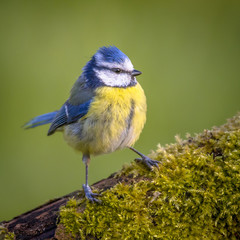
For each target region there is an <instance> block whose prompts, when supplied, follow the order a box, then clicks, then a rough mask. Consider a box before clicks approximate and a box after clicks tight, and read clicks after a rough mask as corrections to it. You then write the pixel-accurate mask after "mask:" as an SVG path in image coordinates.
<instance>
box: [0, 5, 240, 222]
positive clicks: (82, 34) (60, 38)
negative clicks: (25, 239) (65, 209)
mask: <svg viewBox="0 0 240 240" xmlns="http://www.w3.org/2000/svg"><path fill="white" fill-rule="evenodd" d="M0 20H1V21H0V27H1V38H0V52H1V54H0V61H1V63H0V64H1V78H0V79H1V86H0V97H1V101H0V104H1V106H0V107H1V118H0V130H1V137H0V153H1V159H0V189H1V191H0V221H1V220H8V219H10V218H12V217H14V216H16V215H18V214H21V213H23V212H25V211H27V210H30V209H32V208H34V207H36V206H38V205H40V204H42V203H44V202H46V201H47V200H49V199H52V198H55V197H60V196H62V195H65V194H67V193H70V192H72V191H74V190H77V189H81V186H82V184H83V182H84V167H83V164H82V162H81V155H80V154H78V153H76V152H74V151H73V150H72V149H71V148H70V147H69V146H67V144H66V143H65V142H64V140H63V138H62V135H61V134H59V133H57V134H54V135H53V136H51V137H47V136H46V133H47V130H48V126H43V127H39V128H36V129H34V130H26V131H25V130H23V129H22V128H21V126H22V125H23V124H24V123H25V122H26V121H28V120H29V119H31V118H32V117H34V116H37V115H39V114H43V113H46V112H50V111H53V110H56V109H59V108H60V106H61V104H62V103H63V102H64V101H65V100H66V99H67V97H68V93H69V91H70V89H71V86H72V85H73V83H74V82H75V80H76V79H77V77H78V76H79V75H80V74H81V69H82V67H83V66H84V65H85V63H86V62H87V61H88V60H89V59H90V57H91V56H92V55H93V54H94V53H95V52H96V50H97V49H98V48H99V47H101V46H103V45H116V46H117V47H119V48H120V49H121V50H122V51H123V52H124V53H126V54H127V55H128V56H129V58H130V59H131V60H132V62H133V64H134V66H135V68H136V69H138V70H141V71H142V72H143V74H142V75H141V76H140V77H138V80H139V82H140V83H141V85H142V86H143V88H144V90H145V93H146V95H147V99H148V115H147V124H146V125H145V128H144V131H143V133H142V135H141V137H140V139H139V141H138V142H137V144H136V145H135V147H136V148H137V149H139V150H141V151H142V152H144V153H146V154H148V153H150V152H151V150H152V149H153V150H154V149H156V146H157V144H158V143H161V144H162V145H164V144H166V143H171V142H174V136H175V135H176V134H180V136H182V137H184V136H185V134H186V133H187V132H189V133H192V134H193V133H197V132H201V131H203V129H206V128H211V127H212V126H213V125H220V124H223V123H224V122H225V120H226V118H229V117H232V116H233V115H234V114H235V113H236V112H237V111H238V110H239V109H240V108H239V102H240V94H239V93H240V91H239V90H240V2H239V1H231V0H224V1H223V0H218V1H209V0H208V1H207V0H204V1H190V0H189V1H179V0H175V1H171V0H170V1H104V0H102V1H95V0H92V1H73V0H72V1H60V0H58V1H57V0H54V1H49V0H48V1H47V0H44V1H43V0H42V1H30V0H29V1H23V0H16V1H12V0H8V1H1V3H0ZM134 157H136V155H135V154H134V153H132V152H131V151H129V150H123V151H119V152H115V153H113V154H110V155H105V156H100V157H96V158H94V159H93V160H92V162H91V165H90V183H94V182H96V181H98V180H100V179H102V178H106V177H108V176H109V175H110V174H111V173H113V172H115V171H118V170H119V169H120V168H121V166H122V165H123V164H124V163H129V162H130V161H132V160H133V159H134Z"/></svg>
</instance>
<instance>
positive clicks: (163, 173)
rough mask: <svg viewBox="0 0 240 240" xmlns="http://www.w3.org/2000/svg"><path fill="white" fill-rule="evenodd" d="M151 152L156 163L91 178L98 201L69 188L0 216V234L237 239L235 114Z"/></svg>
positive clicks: (239, 204) (239, 168)
mask: <svg viewBox="0 0 240 240" xmlns="http://www.w3.org/2000/svg"><path fill="white" fill-rule="evenodd" d="M150 157H151V158H152V159H156V160H159V161H160V164H159V168H154V169H153V171H148V170H147V169H146V168H145V167H144V166H141V165H140V164H137V163H135V162H133V163H132V164H130V165H128V166H124V167H123V169H122V170H121V171H119V172H118V173H115V174H112V175H111V176H110V177H109V178H108V179H104V180H102V181H100V182H98V183H96V184H94V185H93V186H92V187H93V189H94V191H96V192H98V193H100V196H99V197H98V198H99V199H100V200H101V204H92V203H89V202H88V201H87V200H86V199H85V198H84V197H83V193H82V191H78V192H74V193H71V194H69V195H66V196H64V197H62V198H59V199H55V200H52V201H50V202H48V203H46V204H44V205H42V206H40V207H38V208H36V209H34V210H32V211H30V212H28V213H25V214H23V215H21V216H18V217H16V218H14V219H13V220H11V221H9V222H3V223H1V226H2V229H1V228H0V232H2V234H0V239H1V236H2V239H4V236H5V239H14V238H15V239H59V240H60V239H240V114H237V115H236V116H235V117H233V118H232V119H229V120H228V121H227V123H226V124H224V125H222V126H220V127H213V128H212V129H211V130H205V131H204V132H203V133H200V134H198V135H195V136H190V135H188V136H187V137H186V140H181V139H180V138H179V137H176V143H174V144H170V145H166V146H164V147H162V146H160V145H159V146H158V148H157V150H156V151H155V152H152V154H150ZM12 233H14V236H13V234H12Z"/></svg>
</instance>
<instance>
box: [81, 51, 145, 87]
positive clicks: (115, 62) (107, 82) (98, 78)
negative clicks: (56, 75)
mask: <svg viewBox="0 0 240 240" xmlns="http://www.w3.org/2000/svg"><path fill="white" fill-rule="evenodd" d="M83 74H84V76H85V78H86V81H87V83H88V85H89V86H92V87H97V86H109V87H123V88H126V87H129V86H134V85H136V83H137V81H136V76H138V75H140V74H141V72H140V71H138V70H135V69H134V68H133V65H132V63H131V61H130V59H129V58H128V56H127V55H125V54H124V53H123V52H121V51H120V50H119V49H118V48H117V47H114V46H110V47H102V48H100V49H99V50H98V51H97V52H96V53H95V55H94V56H93V57H92V59H91V60H90V61H89V62H88V63H87V64H86V66H85V67H84V68H83Z"/></svg>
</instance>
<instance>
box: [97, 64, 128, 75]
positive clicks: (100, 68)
mask: <svg viewBox="0 0 240 240" xmlns="http://www.w3.org/2000/svg"><path fill="white" fill-rule="evenodd" d="M94 68H95V69H97V70H103V69H105V70H110V71H112V72H114V73H116V69H119V70H120V72H118V74H120V73H128V74H130V75H132V71H125V70H123V69H121V68H108V67H104V66H95V67H94Z"/></svg>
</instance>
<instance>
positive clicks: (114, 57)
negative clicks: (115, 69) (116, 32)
mask: <svg viewBox="0 0 240 240" xmlns="http://www.w3.org/2000/svg"><path fill="white" fill-rule="evenodd" d="M97 53H100V54H101V55H102V56H103V60H104V61H106V62H110V63H112V62H117V63H122V62H124V61H125V59H126V58H128V56H127V55H126V54H124V53H123V52H122V51H120V50H119V49H118V48H117V47H115V46H109V47H101V48H99V50H98V51H97Z"/></svg>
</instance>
